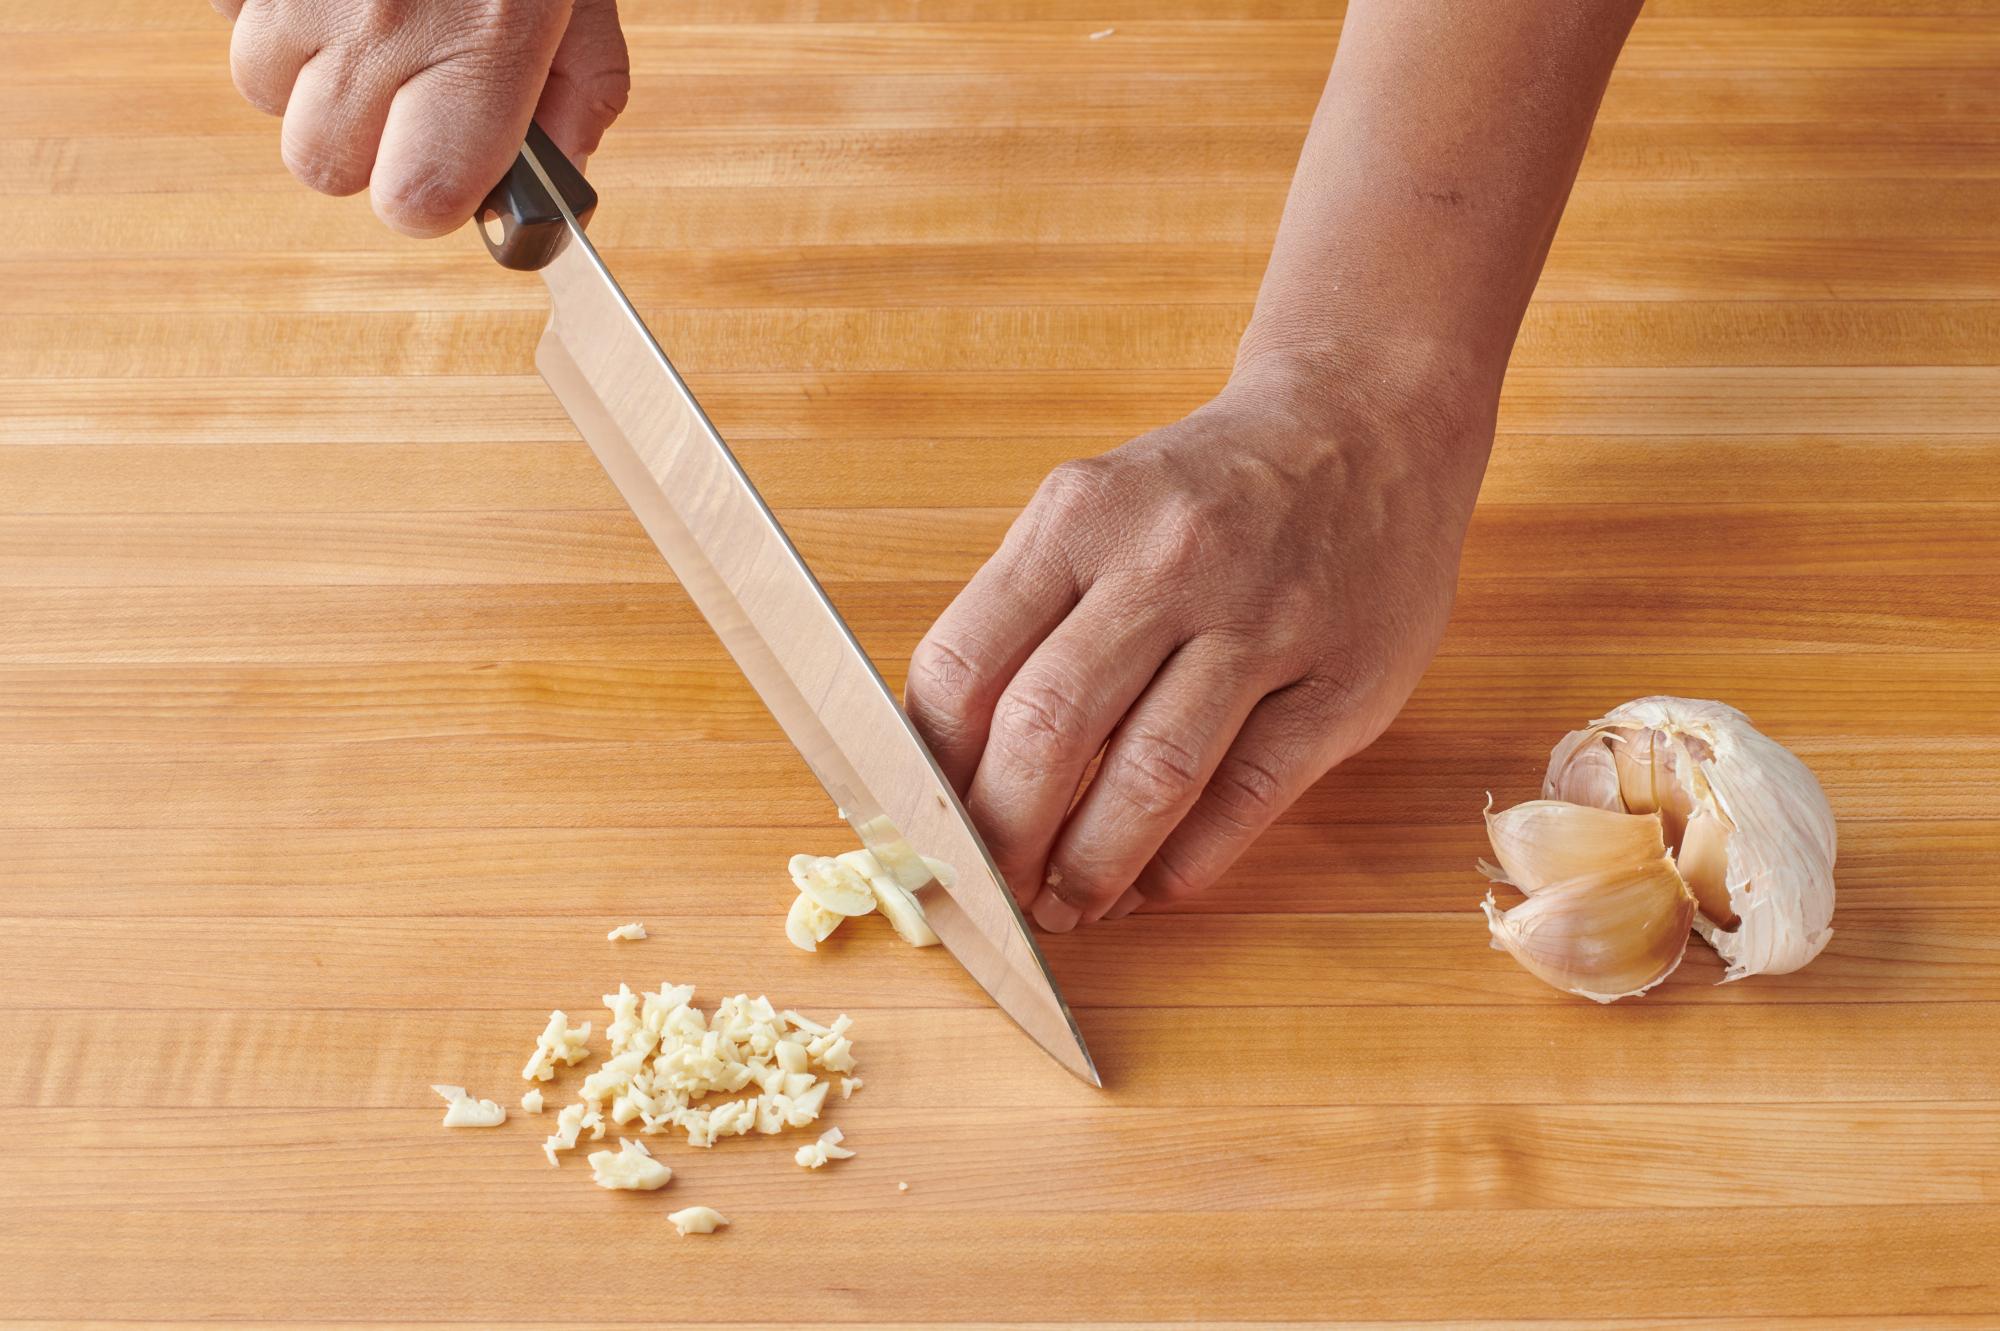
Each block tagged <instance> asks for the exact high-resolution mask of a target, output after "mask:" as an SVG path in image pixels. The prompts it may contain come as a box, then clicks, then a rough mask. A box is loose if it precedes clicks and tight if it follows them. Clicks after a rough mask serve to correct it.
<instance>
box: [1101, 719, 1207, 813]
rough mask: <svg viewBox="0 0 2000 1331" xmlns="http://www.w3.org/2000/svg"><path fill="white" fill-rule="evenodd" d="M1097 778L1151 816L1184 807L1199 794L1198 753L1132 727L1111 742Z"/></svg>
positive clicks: (1175, 740) (1156, 734) (1185, 746)
mask: <svg viewBox="0 0 2000 1331" xmlns="http://www.w3.org/2000/svg"><path fill="white" fill-rule="evenodd" d="M1104 765H1105V770H1104V771H1101V772H1100V773H1099V774H1098V779H1099V780H1100V781H1102V782H1105V783H1106V785H1107V788H1108V789H1110V790H1113V791H1116V792H1117V793H1118V795H1119V796H1120V797H1121V798H1122V799H1124V800H1125V802H1126V803H1128V804H1130V805H1132V806H1133V807H1134V808H1135V809H1137V810H1139V812H1141V813H1142V814H1145V815H1147V816H1148V817H1151V818H1164V817H1167V816H1170V815H1172V814H1174V813H1177V812H1179V811H1180V810H1182V809H1185V808H1186V807H1187V806H1188V805H1189V804H1190V803H1192V802H1193V800H1194V798H1195V796H1197V795H1199V794H1200V793H1201V755H1200V754H1198V753H1196V752H1195V751H1194V750H1193V749H1191V748H1189V747H1188V746H1187V745H1185V744H1183V743H1181V742H1180V741H1179V740H1177V739H1174V738H1173V737H1171V736H1169V735H1164V734H1161V733H1160V732H1158V731H1154V730H1136V731H1134V732H1133V733H1131V734H1129V735H1127V736H1125V737H1124V738H1123V739H1122V740H1120V741H1119V742H1118V743H1117V744H1116V745H1114V746H1113V747H1112V749H1111V751H1110V752H1109V753H1107V754H1106V755H1105V758H1104Z"/></svg>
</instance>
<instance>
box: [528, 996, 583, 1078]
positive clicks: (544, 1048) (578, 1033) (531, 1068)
mask: <svg viewBox="0 0 2000 1331" xmlns="http://www.w3.org/2000/svg"><path fill="white" fill-rule="evenodd" d="M589 1038H590V1023H589V1022H587V1021H586V1022H585V1023H583V1025H581V1026H576V1027H572V1026H571V1025H570V1024H569V1018H568V1017H566V1016H564V1015H563V1014H562V1013H560V1012H551V1013H549V1024H548V1027H547V1028H546V1029H545V1030H543V1031H542V1033H541V1035H540V1036H538V1037H537V1038H536V1040H535V1052H534V1053H533V1054H532V1055H531V1056H530V1057H529V1059H528V1066H526V1067H525V1068H522V1069H521V1077H522V1080H524V1081H547V1080H548V1079H549V1078H551V1077H553V1076H555V1075H556V1064H557V1063H561V1064H562V1065H563V1066H564V1067H573V1066H575V1065H576V1064H577V1063H579V1062H581V1061H582V1060H583V1056H584V1055H585V1054H587V1053H589V1052H590V1051H589V1050H588V1049H586V1048H585V1047H584V1041H586V1040H588V1039H589Z"/></svg>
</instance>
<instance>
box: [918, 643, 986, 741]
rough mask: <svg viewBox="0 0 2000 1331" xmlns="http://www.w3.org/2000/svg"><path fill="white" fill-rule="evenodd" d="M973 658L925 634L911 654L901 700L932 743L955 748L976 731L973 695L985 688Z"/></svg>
mask: <svg viewBox="0 0 2000 1331" xmlns="http://www.w3.org/2000/svg"><path fill="white" fill-rule="evenodd" d="M982 681H983V675H982V673H981V671H980V670H979V668H978V666H976V665H974V664H973V660H972V658H971V657H970V656H969V655H968V654H967V653H964V652H961V651H960V650H959V649H958V648H956V647H954V646H952V645H951V644H950V643H948V642H946V641H944V640H943V639H941V638H934V637H927V638H925V639H924V640H923V641H922V642H920V643H918V644H917V650H916V651H915V652H914V653H912V654H911V656H910V676H909V681H908V683H907V684H906V685H905V686H904V700H905V702H906V704H907V705H908V707H909V712H910V719H911V720H912V721H914V722H915V723H916V725H917V728H918V729H919V730H921V731H922V732H923V733H924V734H925V736H926V737H928V738H929V739H930V741H931V743H932V744H933V745H934V746H937V747H940V748H956V747H958V746H959V745H960V744H962V743H964V742H966V741H967V740H968V739H970V738H971V737H972V736H973V735H974V734H976V733H977V731H978V721H977V719H976V718H975V716H974V714H973V706H974V699H976V698H977V697H979V696H980V695H981V694H982V693H983V692H984V691H985V690H984V687H983V682H982Z"/></svg>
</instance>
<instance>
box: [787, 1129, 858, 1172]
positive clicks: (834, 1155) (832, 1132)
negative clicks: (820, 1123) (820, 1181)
mask: <svg viewBox="0 0 2000 1331" xmlns="http://www.w3.org/2000/svg"><path fill="white" fill-rule="evenodd" d="M840 1143H841V1131H840V1129H839V1128H828V1129H827V1130H826V1131H825V1132H823V1133H821V1134H820V1137H819V1140H818V1141H816V1142H810V1143H808V1144H807V1145H804V1146H801V1147H800V1148H799V1149H798V1151H797V1153H796V1154H794V1155H793V1156H792V1159H794V1160H796V1161H798V1162H799V1163H800V1164H801V1165H803V1166H805V1167H806V1168H807V1169H818V1168H819V1167H820V1166H822V1165H824V1164H825V1163H826V1162H827V1161H829V1160H848V1159H852V1158H853V1155H854V1152H852V1151H850V1150H848V1149H847V1148H846V1147H845V1146H842V1145H841V1144H840Z"/></svg>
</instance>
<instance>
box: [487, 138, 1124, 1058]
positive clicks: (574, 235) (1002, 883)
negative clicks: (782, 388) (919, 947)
mask: <svg viewBox="0 0 2000 1331" xmlns="http://www.w3.org/2000/svg"><path fill="white" fill-rule="evenodd" d="M521 155H522V157H523V158H524V159H525V160H526V161H527V163H528V167H529V169H530V170H532V171H533V172H534V173H535V178H536V179H537V180H538V181H540V182H541V184H542V187H543V188H544V189H546V190H547V191H548V193H549V197H550V198H551V199H553V200H554V201H555V205H556V207H557V209H559V210H560V211H561V213H562V218H563V222H564V224H565V226H566V227H567V228H568V231H569V243H571V244H574V245H579V246H581V247H582V252H583V254H584V255H585V256H587V258H588V259H589V261H590V265H591V267H593V268H595V269H596V270H597V271H598V273H599V274H600V275H601V276H602V277H603V278H604V280H605V281H606V282H607V283H608V284H609V285H610V287H611V289H612V291H613V292H614V293H615V294H616V296H617V298H618V301H619V303H620V305H622V306H623V307H624V311H625V314H626V315H627V317H629V318H630V319H631V321H632V322H633V324H634V325H635V326H636V327H637V328H638V330H639V332H640V333H641V335H642V336H644V337H645V339H646V340H647V342H648V343H650V344H651V346H652V348H653V351H654V354H655V355H657V356H658V358H659V361H660V364H661V365H662V366H663V367H664V368H665V369H666V372H667V375H668V377H669V378H670V379H671V380H672V381H673V384H674V387H675V389H676V390H678V391H679V393H680V394H681V396H682V398H683V399H685V401H686V403H687V405H688V406H689V408H690V409H691V410H692V411H693V412H694V414H695V416H696V418H697V419H698V420H700V422H701V424H702V426H703V427H704V428H705V429H706V431H707V432H708V435H709V437H710V438H711V439H712V440H713V441H714V442H715V444H716V445H717V447H718V448H720V450H721V452H722V456H723V457H724V458H726V459H727V460H728V464H729V466H730V467H731V468H732V469H734V470H735V471H736V473H737V475H738V476H739V477H740V478H741V479H742V480H743V482H744V485H745V486H746V488H747V489H748V490H749V492H750V494H751V495H752V496H754V497H755V499H756V502H757V504H758V506H759V507H760V508H762V509H763V510H764V516H765V518H766V520H767V521H769V522H770V524H771V525H772V527H773V528H774V529H775V530H776V531H777V533H778V536H779V539H780V541H781V542H782V543H783V545H784V547H785V550H786V552H787V553H788V554H789V555H790V557H791V560H792V562H793V563H794V564H795V565H796V566H797V568H798V569H799V571H800V572H801V573H803V574H804V575H805V577H806V579H807V580H808V581H809V582H810V583H811V584H812V587H813V589H814V591H815V592H816V593H817V594H818V596H819V598H820V600H821V602H822V603H824V604H825V606H826V608H827V609H828V610H829V611H830V612H831V613H832V616H833V620H834V622H835V623H836V624H837V625H838V626H839V627H840V631H841V632H842V633H843V634H844V635H845V636H846V638H847V641H848V643H849V645H850V646H851V647H852V648H853V649H854V652H855V654H856V656H857V657H858V658H859V659H860V660H861V661H862V662H863V663H864V664H865V665H866V666H867V668H868V670H869V672H870V673H871V674H873V675H874V676H875V682H876V685H877V687H879V688H880V689H881V690H882V692H883V694H884V696H886V697H887V698H888V699H889V701H890V703H891V704H892V706H893V705H894V704H895V695H894V694H891V693H890V692H889V685H888V682H887V681H886V680H884V679H883V678H882V672H881V671H880V670H878V669H876V667H875V663H874V660H873V659H872V658H871V657H870V656H869V655H868V653H867V652H866V651H864V650H863V649H862V647H861V644H860V641H859V640H858V639H856V638H855V636H854V630H853V628H852V627H851V626H850V625H849V624H848V623H847V620H846V619H845V617H843V616H842V615H841V614H840V612H839V611H838V610H837V609H836V608H835V607H834V606H833V603H832V601H831V600H830V599H828V598H827V595H826V590H825V588H823V587H821V586H820V584H819V579H818V578H817V577H816V576H815V575H814V574H813V572H812V568H811V566H810V565H808V564H807V563H806V562H805V558H804V556H802V555H801V554H799V552H798V548H797V547H796V546H795V545H793V544H792V541H791V537H790V536H789V535H788V534H787V533H786V532H785V530H784V526H783V524H782V523H780V522H779V521H778V520H777V516H776V515H775V514H774V513H772V512H771V510H770V505H769V504H768V503H766V502H765V500H764V497H763V495H762V494H761V493H760V492H759V491H758V490H757V487H756V485H755V483H753V482H752V481H751V480H750V478H749V476H748V474H747V473H745V472H744V471H743V466H742V463H741V462H739V461H738V460H737V458H736V455H735V453H734V452H733V451H732V450H731V449H730V448H729V446H728V444H726V443H725V442H723V439H722V436H721V434H720V432H718V431H717V430H716V428H715V424H714V422H712V421H710V420H709V419H708V413H707V412H706V411H704V410H703V409H702V406H701V403H700V402H699V401H698V400H697V399H696V398H695V396H694V393H693V391H692V390H691V389H689V387H688V386H687V381H686V380H684V379H682V378H681V375H680V371H679V370H678V369H676V368H675V367H674V364H673V362H672V361H671V360H670V359H669V358H668V357H667V355H666V352H665V351H664V350H663V349H662V348H661V347H660V345H659V343H658V341H657V340H656V339H654V337H653V336H652V332H651V330H650V329H648V328H647V327H646V324H645V320H644V319H643V318H641V317H640V315H639V312H638V310H636V309H635V308H633V306H632V302H631V300H630V299H629V298H628V297H627V296H626V295H625V292H624V290H623V288H621V287H620V286H619V285H618V283H617V280H616V279H615V278H613V277H612V276H611V273H610V270H609V269H607V268H606V267H605V265H604V261H603V259H602V258H601V257H600V256H599V255H598V253H597V247H596V246H595V245H593V244H591V243H590V238H589V237H588V236H587V235H586V234H585V233H584V229H583V223H582V222H580V221H578V220H577V216H576V214H575V213H574V212H573V211H571V209H570V206H569V203H568V201H567V200H565V199H564V198H563V196H562V191H561V190H560V189H558V188H557V187H556V185H555V182H554V181H553V180H551V179H550V178H549V173H548V171H547V170H546V169H545V168H544V167H543V166H542V163H541V160H540V159H539V158H538V157H537V156H536V155H535V151H534V148H533V146H532V145H528V144H524V145H523V146H522V149H521ZM895 711H896V714H897V715H898V717H900V718H901V720H902V723H903V726H904V728H905V729H906V730H908V732H909V734H910V737H911V739H913V740H914V741H915V743H916V748H917V752H918V753H919V754H921V755H922V757H923V759H924V761H925V762H926V763H927V764H928V765H929V766H930V769H931V776H932V779H933V781H934V782H935V783H936V789H937V790H938V792H939V793H940V794H942V795H943V797H944V798H945V799H947V800H949V801H950V805H951V809H952V812H953V813H954V814H955V815H956V816H957V818H958V820H959V821H960V822H961V823H962V824H963V825H964V828H965V831H966V833H967V836H968V838H969V839H970V841H971V843H972V845H973V847H974V849H976V850H977V851H978V853H979V856H980V859H981V861H982V862H983V865H984V867H985V869H986V873H987V876H988V879H989V880H990V882H991V883H992V885H993V887H994V889H995V890H996V891H998V892H999V894H1000V895H1001V896H1002V897H1003V898H1004V899H1005V900H1006V904H1007V908H1008V910H1009V911H1010V912H1011V913H1012V916H1013V921H1014V927H1015V930H1016V932H1017V934H1018V936H1019V937H1020V939H1021V941H1023V942H1024V943H1026V944H1027V947H1028V954H1029V955H1030V956H1031V957H1033V958H1034V961H1035V966H1036V969H1037V971H1038V973H1039V974H1040V977H1041V981H1042V985H1043V987H1044V989H1045V990H1046V991H1047V993H1048V996H1049V997H1050V998H1052V999H1053V1000H1054V1002H1055V1005H1056V1008H1057V1010H1058V1011H1059V1012H1060V1013H1061V1015H1062V1019H1063V1024H1064V1026H1065V1027H1066V1028H1067V1030H1068V1032H1069V1037H1070V1044H1071V1045H1072V1046H1073V1048H1074V1050H1075V1053H1076V1059H1077V1061H1072V1060H1071V1059H1069V1058H1066V1057H1064V1055H1063V1054H1062V1053H1060V1052H1058V1051H1057V1050H1055V1049H1051V1048H1050V1047H1049V1046H1048V1045H1047V1044H1045V1043H1043V1041H1042V1040H1041V1039H1040V1038H1039V1037H1038V1036H1036V1035H1035V1033H1034V1032H1033V1031H1032V1030H1030V1029H1029V1028H1028V1026H1027V1024H1026V1023H1024V1022H1023V1021H1021V1019H1020V1018H1019V1017H1018V1016H1016V1015H1015V1014H1014V1013H1013V1012H1011V1011H1009V1010H1008V1007H1007V1004H1006V1003H1005V1002H1004V1001H1003V1000H1002V999H1001V997H1000V995H998V994H996V993H994V992H993V990H992V989H991V988H990V987H989V986H988V985H987V984H986V982H985V981H984V980H982V979H980V977H979V975H978V974H977V973H976V972H974V971H972V970H971V969H970V968H967V972H966V973H967V974H969V975H971V976H972V978H973V981H974V982H975V983H977V984H978V985H979V987H980V988H981V989H982V990H984V991H985V992H986V994H987V996H988V997H990V998H992V999H993V1000H994V1005H995V1006H996V1007H998V1008H999V1009H1000V1010H1001V1011H1002V1012H1005V1013H1007V1018H1008V1020H1010V1021H1012V1022H1013V1023H1014V1024H1015V1026H1017V1027H1018V1028H1019V1029H1020V1030H1021V1032H1022V1033H1023V1034H1025V1035H1027V1036H1028V1038H1029V1039H1030V1040H1032V1041H1034V1043H1035V1044H1036V1045H1037V1046H1039V1047H1040V1048H1041V1049H1042V1050H1043V1051H1044V1052H1045V1053H1047V1054H1048V1055H1049V1056H1050V1057H1051V1058H1053V1059H1055V1060H1056V1062H1057V1063H1059V1064H1061V1065H1062V1066H1063V1067H1064V1068H1065V1069H1067V1070H1068V1071H1069V1072H1070V1073H1071V1074H1072V1075H1074V1076H1076V1077H1077V1078H1078V1079H1079V1080H1082V1081H1085V1082H1088V1083H1089V1084H1090V1085H1091V1086H1094V1087H1096V1088H1098V1089H1100V1090H1102V1089H1103V1087H1104V1080H1103V1077H1102V1075H1101V1074H1100V1073H1099V1072H1098V1071H1097V1062H1096V1060H1095V1059H1094V1058H1093V1057H1092V1056H1091V1053H1090V1046H1089V1045H1088V1044H1087V1043H1086V1042H1085V1041H1084V1038H1083V1032H1082V1030H1081V1029H1080V1028H1079V1027H1078V1026H1077V1022H1076V1014H1075V1013H1074V1012H1073V1011H1072V1010H1071V1009H1070V1005H1069V1000H1068V999H1067V998H1065V997H1063V992H1062V986H1061V985H1059V984H1057V983H1056V978H1055V973H1054V972H1053V971H1051V970H1050V969H1049V962H1048V958H1047V957H1045V956H1044V955H1043V954H1042V948H1041V944H1040V943H1038V942H1037V941H1036V939H1035V931H1034V929H1033V928H1032V927H1030V926H1029V924H1028V921H1027V917H1026V916H1025V915H1023V914H1022V912H1021V905H1020V902H1019V901H1017V900H1016V899H1015V897H1014V894H1013V892H1012V891H1011V890H1009V888H1008V887H1007V882H1006V879H1005V878H1003V877H1002V876H1001V874H1000V869H999V866H998V865H996V864H994V863H993V856H992V854H991V852H989V851H988V850H987V849H986V843H985V841H984V839H983V838H981V837H980V835H979V830H978V828H977V827H976V826H975V825H974V824H973V822H972V819H971V816H970V815H969V814H967V813H966V810H965V806H964V804H963V803H962V802H961V801H960V800H959V798H958V792H957V791H955V790H953V789H952V786H951V783H950V782H949V781H947V780H946V779H945V776H944V770H943V769H942V768H940V767H939V766H938V763H937V756H936V755H935V754H933V753H932V752H931V751H930V746H929V745H928V744H925V743H924V742H923V737H922V736H921V735H918V734H917V733H916V728H915V727H914V726H913V725H911V723H910V720H909V717H908V716H907V715H906V714H905V713H904V712H903V710H902V708H901V707H900V706H896V707H895ZM856 832H857V834H858V833H859V829H858V828H857V829H856ZM864 841H865V838H864ZM938 886H939V890H940V891H941V892H944V894H945V895H946V896H947V897H949V896H950V892H949V891H948V890H947V889H945V888H944V887H943V885H942V884H939V885H938ZM966 923H967V926H968V927H969V928H970V929H971V930H972V931H973V932H974V933H975V934H978V933H979V932H980V931H979V929H978V926H977V925H976V924H975V923H973V922H972V920H971V918H970V917H969V916H967V917H966ZM980 937H981V938H982V939H984V935H983V934H980ZM988 945H989V946H991V945H992V944H991V943H990V941H989V942H988ZM948 950H949V949H948ZM953 955H954V957H956V955H957V953H956V952H955V951H954V952H953ZM960 964H961V965H963V963H962V962H961V963H960ZM1079 1062H1080V1064H1081V1066H1079V1065H1078V1063H1079Z"/></svg>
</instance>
